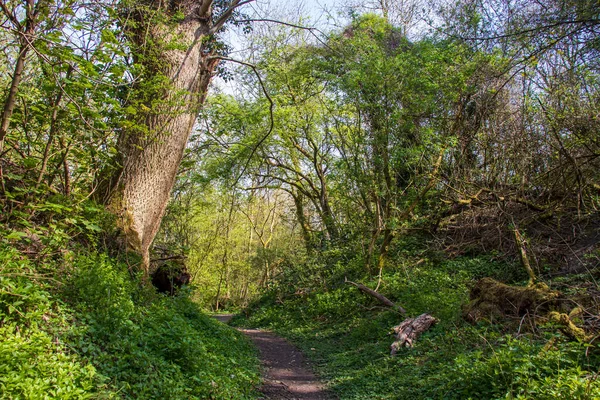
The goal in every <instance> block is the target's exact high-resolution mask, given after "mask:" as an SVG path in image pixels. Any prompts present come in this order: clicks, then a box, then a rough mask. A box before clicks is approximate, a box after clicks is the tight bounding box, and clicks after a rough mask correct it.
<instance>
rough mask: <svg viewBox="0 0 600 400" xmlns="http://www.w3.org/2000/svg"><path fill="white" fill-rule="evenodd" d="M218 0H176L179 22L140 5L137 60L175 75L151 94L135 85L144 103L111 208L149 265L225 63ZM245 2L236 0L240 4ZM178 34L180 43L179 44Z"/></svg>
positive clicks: (155, 71) (150, 71) (123, 145)
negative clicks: (213, 47) (215, 8)
mask: <svg viewBox="0 0 600 400" xmlns="http://www.w3.org/2000/svg"><path fill="white" fill-rule="evenodd" d="M210 3H212V0H204V1H203V2H200V1H198V2H189V1H184V0H181V1H174V2H171V3H170V7H171V10H173V11H175V10H177V11H179V12H183V14H184V15H185V18H184V19H183V20H182V21H181V22H178V23H174V22H171V23H168V24H167V23H166V22H162V23H161V22H157V21H153V20H152V19H151V18H150V19H146V17H147V16H149V15H151V13H150V12H148V11H146V12H145V13H144V12H142V11H140V13H139V17H138V18H137V19H138V21H136V23H137V25H136V26H135V27H134V28H133V29H131V30H130V31H129V33H128V35H129V37H130V40H131V42H132V43H133V45H134V46H136V47H137V49H138V50H139V57H138V58H137V60H136V61H137V62H138V63H139V64H141V66H142V68H143V71H145V75H143V76H142V77H141V78H142V80H141V81H142V83H141V84H143V83H144V81H146V82H147V81H148V80H151V79H153V78H154V79H155V78H156V77H163V78H165V81H169V82H170V83H168V84H165V85H164V86H163V87H161V88H158V89H152V90H154V92H152V90H151V92H150V94H149V93H148V91H146V92H144V91H143V90H141V89H140V87H138V88H136V89H139V90H137V91H134V93H138V96H139V98H135V99H133V102H132V104H133V105H135V107H137V108H138V110H139V111H138V113H137V115H136V118H135V120H134V121H133V122H134V123H133V124H132V125H131V127H130V128H128V129H125V130H124V132H123V133H122V137H121V140H120V153H121V156H122V166H123V168H122V170H121V171H120V172H119V174H120V176H119V178H118V179H115V180H114V182H116V187H113V188H112V190H111V193H110V197H109V199H110V200H109V204H110V208H111V210H112V211H113V212H115V213H117V215H119V217H120V221H121V224H120V225H121V226H120V228H121V229H122V230H123V232H124V234H125V236H126V239H127V243H128V245H129V247H130V248H131V249H133V250H134V251H136V252H138V253H140V254H141V256H142V262H143V269H144V270H145V271H146V272H148V268H149V249H150V246H151V244H152V241H153V240H154V237H155V236H156V233H157V232H158V229H159V227H160V223H161V220H162V218H163V215H164V213H165V210H166V206H167V203H168V201H169V198H170V193H171V189H172V188H173V184H174V182H175V177H176V174H177V170H178V168H179V164H180V162H181V158H182V156H183V153H184V150H185V146H186V144H187V141H188V139H189V136H190V133H191V131H192V128H193V127H194V123H195V121H196V117H197V115H198V112H199V111H200V107H201V106H202V103H203V102H204V100H205V98H206V91H207V88H208V85H209V83H210V80H211V78H212V75H213V72H214V70H215V67H216V66H217V64H218V59H217V58H215V57H214V55H213V54H212V52H211V51H208V49H207V48H206V43H207V42H208V41H207V37H208V36H209V35H211V34H212V33H213V32H212V31H211V29H212V30H213V31H214V30H215V26H213V23H212V16H211V13H212V11H211V4H210ZM238 3H239V1H234V2H232V4H233V5H232V7H233V8H234V7H235V6H236V5H237V4H238ZM152 4H153V6H152V7H156V8H158V7H161V6H163V7H164V5H159V4H157V3H152ZM152 11H159V10H154V9H152ZM167 17H169V12H167ZM216 24H218V22H217V23H216ZM216 24H215V25H216ZM174 41H176V43H177V44H178V46H173V42H174ZM134 96H135V95H134ZM140 100H141V101H140Z"/></svg>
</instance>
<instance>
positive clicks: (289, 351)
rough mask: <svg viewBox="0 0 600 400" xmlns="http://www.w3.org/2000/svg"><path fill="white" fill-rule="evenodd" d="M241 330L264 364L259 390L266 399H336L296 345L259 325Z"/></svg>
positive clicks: (225, 317) (224, 316)
mask: <svg viewBox="0 0 600 400" xmlns="http://www.w3.org/2000/svg"><path fill="white" fill-rule="evenodd" d="M213 317H214V318H216V319H218V320H219V321H221V322H223V323H228V322H229V321H230V320H231V318H232V317H233V315H231V314H218V315H214V316H213ZM239 331H240V332H242V333H244V334H245V335H247V336H248V337H249V338H250V339H251V340H252V342H253V343H254V345H255V346H256V347H257V348H258V351H259V358H260V362H261V365H262V368H263V385H262V386H261V387H260V389H259V390H260V392H261V393H262V394H263V395H264V396H265V397H264V398H265V399H273V400H293V399H303V400H326V399H333V397H332V396H331V395H330V394H329V393H328V392H327V391H326V390H325V387H324V385H323V384H322V383H321V382H320V381H319V379H318V378H317V377H316V376H315V374H314V373H313V372H312V371H311V369H310V366H309V365H308V363H307V362H306V361H305V359H304V355H303V354H302V352H300V350H298V349H297V348H296V347H295V346H293V345H291V344H290V343H288V342H287V341H286V340H285V339H283V338H281V337H279V336H277V335H275V334H273V333H271V332H266V331H262V330H259V329H239Z"/></svg>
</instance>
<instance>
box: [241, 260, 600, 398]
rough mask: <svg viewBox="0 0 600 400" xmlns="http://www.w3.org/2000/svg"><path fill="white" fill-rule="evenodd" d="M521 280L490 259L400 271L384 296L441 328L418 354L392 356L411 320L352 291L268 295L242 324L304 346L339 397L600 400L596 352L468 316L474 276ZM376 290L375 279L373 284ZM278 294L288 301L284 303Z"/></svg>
mask: <svg viewBox="0 0 600 400" xmlns="http://www.w3.org/2000/svg"><path fill="white" fill-rule="evenodd" d="M498 270H500V271H502V270H504V271H507V272H508V274H509V275H510V276H518V273H515V272H514V267H513V266H511V265H505V264H499V263H497V262H495V261H493V260H492V259H489V258H485V257H483V258H463V259H456V260H451V261H449V260H443V259H439V260H433V261H427V262H425V263H423V264H421V265H419V266H418V267H412V268H406V267H402V266H401V265H398V267H397V268H395V269H394V268H390V269H389V270H388V271H387V272H386V274H385V276H384V285H383V286H382V288H381V292H382V293H383V294H385V295H386V296H387V297H389V298H390V299H393V300H394V301H396V302H397V303H398V304H401V305H402V306H403V307H405V308H406V309H407V311H408V315H410V316H416V315H418V314H420V313H423V312H429V313H432V314H433V315H434V316H436V317H437V318H439V319H440V322H439V323H438V324H437V325H436V326H434V327H433V328H432V329H431V330H429V331H428V332H426V333H425V334H424V335H423V336H422V337H421V338H420V339H419V340H418V342H417V344H416V345H415V347H414V348H412V349H403V350H402V351H400V352H399V354H398V355H397V356H395V357H391V356H390V355H389V352H390V344H391V343H392V342H393V336H391V335H390V328H391V327H392V326H394V325H397V324H398V323H399V322H400V321H401V320H402V319H403V317H402V316H401V315H398V314H396V313H394V312H391V311H385V310H381V309H374V310H371V309H370V308H372V307H374V306H376V305H377V304H376V303H374V302H373V301H372V299H370V298H367V297H365V296H364V295H362V294H361V293H359V292H358V290H356V289H355V288H353V287H351V286H349V285H343V284H338V285H336V284H335V283H331V282H330V284H329V286H330V287H332V289H329V290H327V291H324V290H315V291H312V292H310V291H309V292H310V294H309V295H303V296H298V295H293V294H291V293H287V294H282V293H279V294H276V293H273V292H271V293H267V294H266V295H265V297H264V298H263V299H262V300H261V301H259V302H257V303H256V304H255V305H254V307H253V308H251V309H250V313H249V315H250V316H249V318H248V319H244V318H242V317H238V318H236V319H235V320H234V321H233V323H234V324H237V325H244V326H252V327H263V328H269V329H272V330H274V331H275V332H278V333H279V334H281V335H283V336H285V337H287V338H289V339H290V340H291V341H292V342H294V343H295V344H297V345H298V346H299V347H300V348H301V349H302V350H303V351H304V352H305V353H306V354H307V355H308V356H309V358H310V359H311V360H312V361H313V363H314V365H315V368H316V370H317V372H318V373H319V374H320V375H321V376H322V377H323V378H324V379H325V380H326V381H327V382H328V384H329V387H330V388H331V389H332V390H333V391H334V392H335V393H336V394H337V395H338V396H339V398H340V399H509V398H520V399H596V398H600V384H598V383H597V382H596V373H595V371H597V370H598V366H599V365H600V363H599V362H598V357H597V354H596V353H597V352H596V351H595V349H589V351H587V356H586V350H588V348H587V347H586V346H585V345H582V344H578V343H571V342H568V341H567V340H566V339H565V338H564V337H562V335H560V334H559V333H558V332H557V331H556V329H555V328H552V327H548V329H543V327H541V328H540V330H539V331H538V332H537V334H536V335H535V336H534V335H532V334H521V335H516V333H517V332H516V331H511V330H507V328H506V327H503V326H500V325H490V324H484V323H482V324H479V325H471V324H468V323H466V322H464V321H463V320H462V318H461V305H462V304H464V303H466V302H467V301H468V291H469V286H470V284H472V282H473V279H475V278H479V277H481V276H485V274H486V272H488V271H496V273H497V271H498ZM367 284H368V285H369V286H371V287H374V286H375V284H376V283H375V282H367ZM275 298H280V299H281V298H283V299H284V301H283V302H279V303H276V302H274V301H273V300H274V299H275Z"/></svg>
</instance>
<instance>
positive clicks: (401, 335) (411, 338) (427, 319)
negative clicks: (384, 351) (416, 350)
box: [390, 314, 437, 355]
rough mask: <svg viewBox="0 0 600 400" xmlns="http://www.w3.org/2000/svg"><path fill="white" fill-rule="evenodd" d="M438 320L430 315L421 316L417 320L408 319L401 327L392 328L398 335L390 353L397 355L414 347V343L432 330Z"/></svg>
mask: <svg viewBox="0 0 600 400" xmlns="http://www.w3.org/2000/svg"><path fill="white" fill-rule="evenodd" d="M436 322H437V319H435V318H434V317H432V316H431V315H429V314H421V315H419V316H418V317H416V318H407V319H405V320H404V321H402V323H401V324H400V325H397V326H395V327H394V328H392V329H393V330H394V333H395V334H396V341H395V342H394V343H392V346H391V349H392V351H391V352H390V354H391V355H395V354H396V353H397V352H398V350H400V349H401V348H402V347H404V346H406V347H412V346H413V344H414V342H415V341H416V340H417V339H418V338H419V336H421V334H422V333H423V332H425V331H426V330H428V329H429V328H431V326H433V325H434V324H435V323H436Z"/></svg>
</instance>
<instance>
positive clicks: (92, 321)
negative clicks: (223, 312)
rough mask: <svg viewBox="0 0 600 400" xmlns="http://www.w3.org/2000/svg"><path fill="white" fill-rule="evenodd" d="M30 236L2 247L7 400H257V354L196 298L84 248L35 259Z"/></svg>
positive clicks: (1, 371) (2, 376) (0, 364)
mask: <svg viewBox="0 0 600 400" xmlns="http://www.w3.org/2000/svg"><path fill="white" fill-rule="evenodd" d="M13 232H15V231H14V230H13ZM24 237H25V235H18V234H14V233H13V235H12V237H10V238H8V240H7V239H6V238H7V235H5V236H4V238H5V239H4V240H1V241H0V398H5V399H43V398H57V399H85V398H94V399H103V398H106V399H109V398H132V399H133V398H135V399H151V398H154V399H194V398H196V399H210V398H214V399H243V398H253V390H254V389H253V388H254V386H255V385H256V384H257V383H258V377H259V375H258V366H257V359H256V355H255V351H254V349H253V347H252V346H251V345H250V343H249V342H248V341H247V339H246V338H245V337H243V336H242V335H241V334H239V333H238V332H237V331H235V330H233V329H231V328H229V327H227V326H224V325H222V324H220V323H218V322H217V321H215V320H213V319H211V318H210V317H208V316H206V315H205V314H203V313H202V312H201V311H200V309H199V308H198V306H197V305H196V304H194V303H193V302H192V301H191V300H190V299H189V293H188V292H186V291H182V292H181V293H180V294H179V295H178V296H177V297H174V298H171V297H166V296H163V295H159V294H157V293H156V292H155V291H154V289H152V288H148V287H146V286H145V285H141V284H140V283H139V281H138V280H137V279H135V278H133V279H132V276H131V275H130V272H129V270H128V267H127V265H126V264H125V263H123V262H119V261H117V260H116V259H114V258H110V257H109V256H107V255H105V254H102V253H100V252H97V251H91V250H82V249H79V250H77V246H71V249H68V248H62V249H60V251H55V252H52V254H51V255H48V256H45V257H44V258H43V259H41V260H37V261H33V260H30V259H29V258H27V257H26V256H25V255H24V254H23V250H22V246H21V244H20V241H21V240H22V239H23V238H24ZM25 239H26V238H25ZM43 239H44V238H43ZM61 244H62V245H64V244H65V242H64V241H62V242H61ZM19 246H20V247H19ZM48 254H50V253H48Z"/></svg>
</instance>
